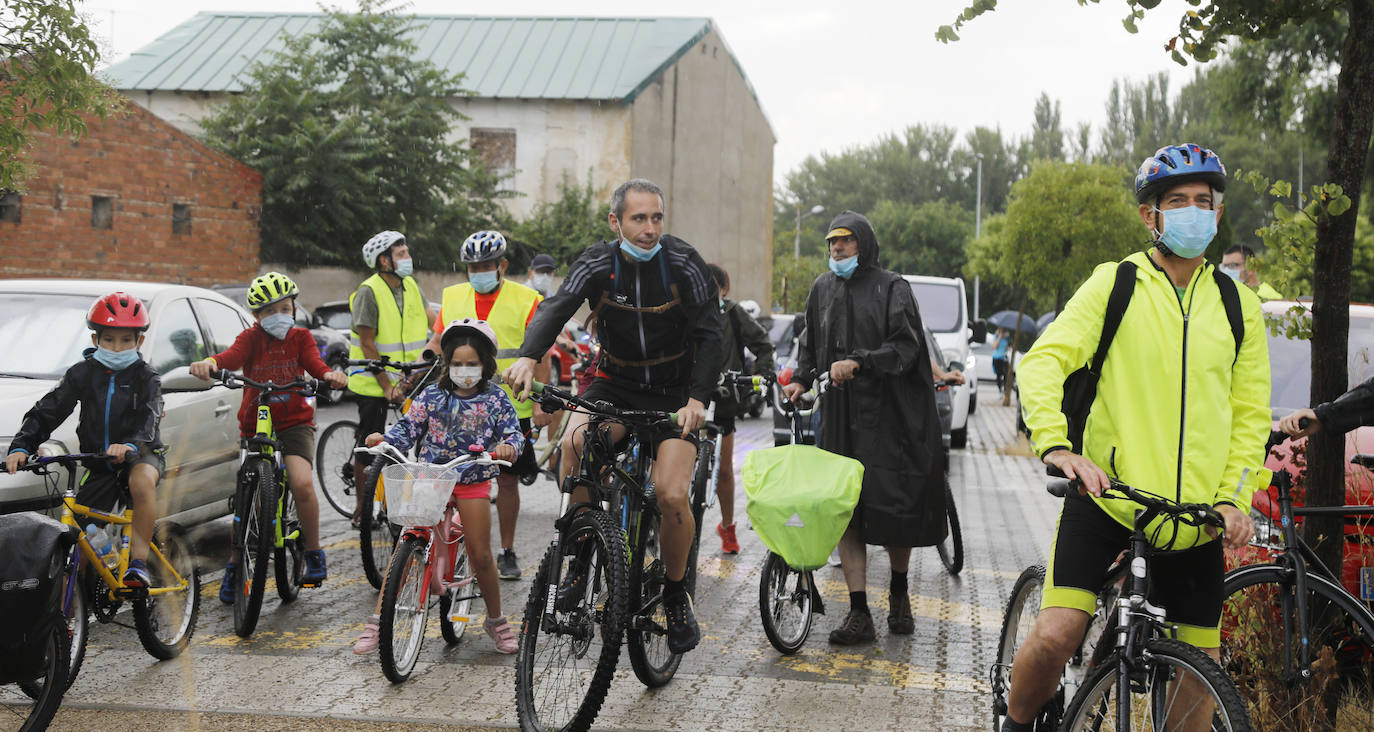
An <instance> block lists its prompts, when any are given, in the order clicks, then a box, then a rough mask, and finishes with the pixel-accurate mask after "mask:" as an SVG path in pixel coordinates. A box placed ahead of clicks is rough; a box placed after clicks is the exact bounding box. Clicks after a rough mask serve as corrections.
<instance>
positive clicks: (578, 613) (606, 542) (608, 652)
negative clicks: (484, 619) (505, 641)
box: [515, 510, 629, 732]
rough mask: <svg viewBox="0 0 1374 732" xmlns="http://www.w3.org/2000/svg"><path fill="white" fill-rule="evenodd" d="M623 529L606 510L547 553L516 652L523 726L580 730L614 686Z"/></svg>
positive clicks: (579, 521) (586, 516) (589, 514)
mask: <svg viewBox="0 0 1374 732" xmlns="http://www.w3.org/2000/svg"><path fill="white" fill-rule="evenodd" d="M625 574H626V571H625V544H624V542H623V541H622V540H621V534H620V527H619V526H618V525H617V524H616V522H615V521H613V520H612V519H611V517H610V515H608V514H607V513H606V512H604V511H600V510H588V511H585V512H583V513H582V514H581V515H579V516H578V517H577V518H576V519H574V520H573V522H572V525H571V526H569V527H568V531H567V532H566V533H565V534H564V537H563V540H562V543H561V544H559V545H557V546H556V547H550V548H549V551H548V552H546V553H545V554H544V560H543V562H541V563H540V565H539V572H538V574H536V575H535V578H534V582H533V583H532V586H531V587H530V596H529V600H528V601H527V602H526V603H525V620H524V623H523V624H522V625H521V627H520V650H519V651H518V652H517V654H516V657H515V701H516V711H517V713H518V714H519V718H520V727H521V729H524V730H535V731H538V732H544V731H547V730H560V731H561V730H585V729H587V728H589V727H590V726H591V724H592V722H593V721H594V720H595V719H596V715H597V712H599V711H600V710H601V703H602V702H603V701H605V699H606V692H607V691H608V690H610V688H611V679H612V677H613V676H614V675H615V666H616V662H617V661H619V659H620V639H621V635H622V633H623V631H624V624H623V623H624V618H625V605H626V599H627V597H628V593H629V589H628V588H627V587H626V577H625Z"/></svg>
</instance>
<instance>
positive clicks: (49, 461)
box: [15, 452, 110, 473]
mask: <svg viewBox="0 0 1374 732" xmlns="http://www.w3.org/2000/svg"><path fill="white" fill-rule="evenodd" d="M109 458H110V456H109V455H108V454H107V453H103V452H73V453H67V454H66V455H31V456H29V459H28V460H26V461H24V464H23V465H20V466H18V467H16V468H15V470H28V471H31V472H34V473H42V472H44V471H45V470H46V469H47V466H49V465H75V464H76V463H79V462H82V461H84V460H108V459H109Z"/></svg>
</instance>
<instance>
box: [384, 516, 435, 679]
mask: <svg viewBox="0 0 1374 732" xmlns="http://www.w3.org/2000/svg"><path fill="white" fill-rule="evenodd" d="M426 549H427V547H426V543H425V540H424V539H420V538H418V537H412V538H410V539H406V540H405V541H404V542H402V543H400V544H397V545H396V553H395V556H393V557H392V559H391V569H390V571H389V572H388V573H387V581H386V589H385V590H383V591H382V622H381V633H380V635H379V636H378V640H379V644H378V649H379V650H380V652H381V653H380V654H379V655H380V656H381V659H382V673H384V674H386V677H387V678H388V679H391V682H392V683H394V684H399V683H401V682H402V681H405V680H406V679H408V678H410V672H411V671H414V670H415V662H416V661H418V660H420V646H421V645H422V644H423V643H424V640H425V624H426V622H427V621H428V620H429V583H428V582H426V581H425V554H426Z"/></svg>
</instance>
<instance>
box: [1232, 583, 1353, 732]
mask: <svg viewBox="0 0 1374 732" xmlns="http://www.w3.org/2000/svg"><path fill="white" fill-rule="evenodd" d="M1306 586H1307V591H1306V595H1307V596H1306V597H1305V598H1301V601H1302V602H1304V603H1305V604H1306V608H1307V618H1308V629H1307V633H1306V635H1307V639H1308V646H1309V648H1311V649H1312V650H1311V651H1310V658H1311V659H1312V663H1311V666H1310V668H1308V669H1302V668H1299V667H1298V662H1299V661H1298V650H1299V646H1300V644H1301V641H1300V638H1301V635H1300V634H1299V633H1298V628H1297V620H1298V616H1297V606H1298V602H1299V601H1300V598H1298V596H1297V586H1296V585H1295V584H1294V583H1293V575H1292V573H1291V572H1290V571H1289V570H1287V569H1286V568H1284V567H1279V566H1274V565H1258V566H1253V565H1252V566H1247V567H1241V568H1239V569H1236V570H1233V571H1232V572H1230V573H1229V574H1227V576H1226V581H1225V584H1224V585H1223V590H1222V591H1223V592H1224V593H1225V597H1226V602H1225V604H1224V605H1223V607H1222V614H1221V659H1222V665H1223V667H1224V668H1225V669H1226V671H1227V673H1228V674H1230V676H1231V678H1232V679H1234V680H1235V682H1236V686H1237V688H1239V689H1241V690H1242V695H1243V696H1244V697H1245V700H1246V702H1247V703H1249V704H1250V708H1251V709H1256V708H1258V707H1259V704H1260V703H1261V702H1263V703H1264V706H1265V708H1266V709H1271V710H1274V713H1277V714H1279V715H1281V716H1280V718H1278V719H1272V718H1271V719H1270V720H1269V721H1270V723H1271V724H1273V725H1275V726H1282V727H1292V728H1299V727H1305V726H1312V725H1315V726H1322V725H1323V724H1325V723H1328V722H1329V721H1330V720H1328V718H1327V717H1328V714H1329V711H1328V710H1334V709H1336V707H1337V706H1338V705H1339V703H1340V701H1341V698H1342V697H1344V696H1346V695H1347V694H1351V695H1353V696H1354V698H1357V699H1369V698H1371V694H1374V670H1372V669H1371V664H1374V618H1371V617H1370V615H1369V613H1368V612H1367V611H1365V609H1364V607H1363V606H1362V605H1360V604H1358V603H1357V602H1356V601H1355V599H1354V598H1353V597H1352V596H1350V595H1349V594H1348V593H1346V591H1345V589H1344V588H1343V587H1341V586H1340V585H1337V584H1336V583H1335V582H1333V581H1331V580H1330V579H1328V578H1326V577H1324V576H1322V575H1319V574H1313V573H1308V574H1307V583H1306ZM1304 671H1307V672H1309V675H1308V676H1307V677H1304V676H1303V673H1302V672H1304Z"/></svg>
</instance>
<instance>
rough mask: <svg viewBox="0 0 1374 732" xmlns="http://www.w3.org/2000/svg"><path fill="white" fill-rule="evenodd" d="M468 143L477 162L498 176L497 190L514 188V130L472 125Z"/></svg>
mask: <svg viewBox="0 0 1374 732" xmlns="http://www.w3.org/2000/svg"><path fill="white" fill-rule="evenodd" d="M470 144H471V145H472V152H473V154H474V155H476V157H477V162H479V163H480V164H481V165H482V167H484V168H486V170H487V172H488V173H491V174H492V175H496V176H500V178H501V182H500V184H498V186H497V190H502V191H513V190H515V130H513V129H494V128H484V127H474V128H472V137H471V142H470Z"/></svg>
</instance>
